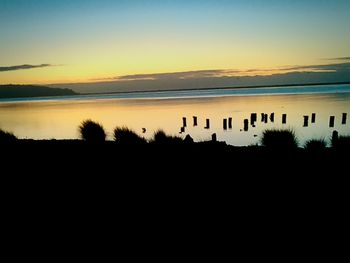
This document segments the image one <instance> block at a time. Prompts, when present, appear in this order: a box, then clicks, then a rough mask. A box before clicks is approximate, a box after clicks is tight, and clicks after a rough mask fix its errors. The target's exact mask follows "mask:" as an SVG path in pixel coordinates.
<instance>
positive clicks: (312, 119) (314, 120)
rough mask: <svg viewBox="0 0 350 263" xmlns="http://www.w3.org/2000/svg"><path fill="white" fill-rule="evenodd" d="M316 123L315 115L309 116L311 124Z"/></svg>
mask: <svg viewBox="0 0 350 263" xmlns="http://www.w3.org/2000/svg"><path fill="white" fill-rule="evenodd" d="M315 122H316V113H312V114H311V123H315Z"/></svg>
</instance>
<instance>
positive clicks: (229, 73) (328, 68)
mask: <svg viewBox="0 0 350 263" xmlns="http://www.w3.org/2000/svg"><path fill="white" fill-rule="evenodd" d="M348 67H349V63H343V64H325V65H308V66H286V67H277V68H262V69H243V70H238V69H211V70H196V71H181V72H169V73H152V74H134V75H123V76H116V77H110V78H99V79H91V81H143V80H147V81H152V80H153V81H155V80H189V79H202V78H203V79H208V78H225V77H247V76H251V77H253V76H272V75H275V74H286V73H292V72H304V73H308V72H309V73H311V72H314V73H315V72H319V73H322V72H324V73H326V72H336V71H339V70H342V69H344V68H346V69H348Z"/></svg>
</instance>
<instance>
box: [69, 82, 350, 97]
mask: <svg viewBox="0 0 350 263" xmlns="http://www.w3.org/2000/svg"><path fill="white" fill-rule="evenodd" d="M349 84H350V82H329V83H309V84H282V85H251V86H238V87H214V88H196V89H195V88H191V89H166V90H159V89H158V90H144V91H142V90H137V91H130V92H126V91H115V92H92V93H78V94H77V95H78V96H79V95H112V94H134V93H152V92H181V91H201V90H203V91H206V90H231V89H237V90H239V89H258V88H279V87H280V88H284V87H308V86H326V85H349ZM77 95H74V96H77Z"/></svg>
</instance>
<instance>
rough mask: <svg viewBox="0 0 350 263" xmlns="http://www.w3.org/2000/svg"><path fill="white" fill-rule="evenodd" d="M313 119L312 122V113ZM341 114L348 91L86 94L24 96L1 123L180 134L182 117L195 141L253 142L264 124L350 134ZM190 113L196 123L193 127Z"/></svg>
mask: <svg viewBox="0 0 350 263" xmlns="http://www.w3.org/2000/svg"><path fill="white" fill-rule="evenodd" d="M251 113H257V122H256V125H255V127H252V126H251V125H249V130H248V131H247V132H244V131H242V130H243V121H244V119H250V114H251ZM261 113H267V114H268V115H269V116H270V113H275V120H274V122H273V123H272V122H271V121H270V119H269V120H268V123H266V124H265V123H263V122H261ZM284 113H285V114H287V124H282V122H281V120H282V114H284ZM312 113H316V122H315V123H311V114H312ZM342 113H347V114H348V116H349V114H350V93H334V94H299V95H263V96H262V95H259V96H252V95H250V96H224V97H199V98H181V97H180V98H171V99H164V98H156V99H149V98H148V99H143V98H140V99H130V98H129V99H122V98H117V99H115V98H113V99H107V100H104V99H87V100H57V101H32V102H31V101H26V102H15V103H14V102H12V103H6V102H2V103H0V128H1V129H4V130H7V131H11V132H13V133H14V134H15V135H16V136H18V137H20V138H34V139H52V138H56V139H73V138H78V137H79V134H78V126H79V124H80V123H81V122H82V121H83V120H84V119H92V120H95V121H98V122H100V123H101V124H102V125H103V126H104V127H105V129H106V131H107V132H108V134H109V139H112V133H113V129H114V128H115V127H116V126H123V125H125V126H128V127H130V128H132V129H134V130H135V131H136V132H137V133H139V134H142V128H146V133H145V134H144V136H145V137H146V138H151V136H152V135H153V133H154V131H156V130H157V129H159V128H161V129H164V130H165V132H167V133H170V134H173V135H175V134H178V135H179V132H180V128H181V126H182V118H183V117H186V118H187V128H186V131H185V133H183V134H182V135H181V136H185V135H186V134H190V135H191V136H192V137H193V138H194V139H195V141H199V140H207V139H209V138H211V134H212V133H217V137H218V140H220V141H226V142H227V143H229V144H232V145H249V144H256V143H258V142H259V140H260V136H261V134H262V131H263V130H264V129H267V128H292V129H294V130H295V132H296V135H297V136H298V138H299V139H300V141H301V143H303V142H304V141H305V140H307V139H310V138H326V139H328V138H329V137H330V135H331V133H332V131H333V130H334V129H336V130H338V131H339V133H340V134H344V135H350V122H349V120H348V121H347V124H346V125H342V124H341V116H342ZM304 115H309V116H310V121H309V126H308V127H303V116H304ZM331 115H334V116H335V127H334V128H329V127H328V124H329V117H330V116H331ZM193 116H197V117H198V126H196V127H193ZM230 117H231V118H232V129H229V130H226V131H225V130H224V129H223V119H224V118H230ZM206 118H208V119H210V129H209V130H206V129H204V126H205V119H206Z"/></svg>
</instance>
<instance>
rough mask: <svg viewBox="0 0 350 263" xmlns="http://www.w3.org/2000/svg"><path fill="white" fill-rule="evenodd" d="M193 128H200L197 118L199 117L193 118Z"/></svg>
mask: <svg viewBox="0 0 350 263" xmlns="http://www.w3.org/2000/svg"><path fill="white" fill-rule="evenodd" d="M193 126H198V118H197V116H193Z"/></svg>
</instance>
